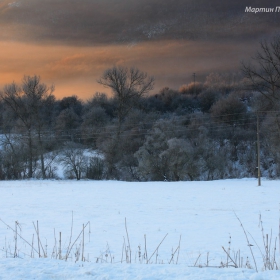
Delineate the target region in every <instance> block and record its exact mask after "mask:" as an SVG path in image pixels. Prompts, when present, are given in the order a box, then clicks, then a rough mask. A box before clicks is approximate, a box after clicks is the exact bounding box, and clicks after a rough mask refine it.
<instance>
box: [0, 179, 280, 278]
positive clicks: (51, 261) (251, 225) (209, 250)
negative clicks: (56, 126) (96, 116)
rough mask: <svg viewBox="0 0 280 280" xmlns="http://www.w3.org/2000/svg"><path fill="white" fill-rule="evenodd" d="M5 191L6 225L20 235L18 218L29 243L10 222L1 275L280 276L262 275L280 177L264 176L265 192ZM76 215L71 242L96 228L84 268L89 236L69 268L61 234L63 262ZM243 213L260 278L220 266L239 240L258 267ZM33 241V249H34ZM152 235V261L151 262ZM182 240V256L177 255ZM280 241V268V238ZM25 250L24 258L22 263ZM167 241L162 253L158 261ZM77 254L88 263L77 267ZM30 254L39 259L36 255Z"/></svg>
mask: <svg viewBox="0 0 280 280" xmlns="http://www.w3.org/2000/svg"><path fill="white" fill-rule="evenodd" d="M0 194H1V208H0V209H1V212H0V218H1V220H2V221H3V222H5V223H6V224H7V225H9V226H10V227H12V228H13V229H15V228H16V227H15V222H16V221H17V222H18V226H17V231H18V233H19V234H20V235H21V236H22V237H23V238H24V239H25V240H26V241H23V240H22V239H20V237H19V236H18V238H17V241H16V240H15V237H14V236H15V235H14V232H13V231H12V230H11V229H10V228H9V227H8V226H6V225H5V224H4V223H3V222H0V248H1V250H2V251H1V259H0V279H192V280H195V279H207V280H209V279H244V280H245V279H254V280H261V279H263V280H264V279H269V280H274V279H280V272H278V271H262V268H263V262H262V259H261V255H260V253H259V250H258V248H257V246H256V244H255V242H256V243H258V245H259V246H260V249H261V250H263V247H264V246H263V240H262V233H261V228H260V226H259V215H260V214H261V215H262V221H263V225H264V229H265V233H268V234H269V236H270V235H271V229H272V230H273V232H272V235H273V236H274V238H275V237H277V238H278V234H279V205H280V204H279V203H280V181H268V180H264V181H263V182H262V186H261V187H258V186H257V180H255V179H242V180H221V181H210V182H177V183H175V182H172V183H168V182H150V183H128V182H117V181H80V182H77V181H41V180H30V181H0ZM72 213H73V231H72V239H71V244H73V243H74V241H75V240H76V238H77V237H78V235H79V234H80V233H81V230H82V227H83V224H84V225H86V224H87V222H90V225H87V227H86V228H85V230H84V257H85V259H86V261H85V262H81V254H82V253H81V252H82V249H81V248H82V246H80V245H81V244H82V243H83V242H82V235H83V234H81V236H80V238H79V239H78V241H77V242H76V243H75V245H74V246H73V248H72V250H71V253H70V254H69V259H68V261H67V262H66V261H65V260H58V259H56V258H55V257H57V256H58V251H59V232H61V248H62V252H61V256H62V258H63V257H65V255H66V254H67V248H69V239H70V235H71V224H72V222H71V221H72ZM235 215H237V216H238V217H239V218H240V220H241V221H242V223H243V225H244V227H245V229H246V231H248V232H249V233H248V236H249V239H250V242H251V243H252V245H254V246H252V247H251V248H252V249H253V252H254V256H255V258H256V262H257V265H258V270H259V273H256V272H255V270H254V269H246V268H238V269H235V268H223V269H222V268H217V267H218V266H220V265H221V262H222V263H224V264H226V262H227V256H226V254H225V253H224V251H223V249H222V246H224V248H226V249H228V247H229V240H230V237H231V246H230V247H231V251H232V252H231V254H232V256H233V254H234V252H233V251H235V252H236V251H237V250H240V255H241V257H243V264H245V262H246V257H247V256H248V257H249V259H250V264H251V266H252V267H254V262H253V259H252V256H251V253H250V250H249V247H248V246H247V241H246V238H245V235H244V232H243V230H242V227H241V226H240V223H239V221H238V219H237V218H236V216H235ZM125 219H126V222H127V233H128V238H129V241H130V248H131V264H127V263H126V262H125V248H124V247H123V246H124V240H125V242H126V243H125V244H126V249H127V246H128V238H127V233H126V227H125ZM37 221H38V223H39V236H40V241H41V243H42V247H43V248H44V250H45V253H46V254H47V255H48V258H40V259H39V258H38V254H37V253H36V251H38V242H37V241H38V240H37V235H36V233H35V230H34V225H33V222H34V224H35V226H36V225H37ZM166 235H167V236H166ZM33 236H34V240H33V249H32V246H30V245H29V244H32V239H33ZM144 236H146V248H147V255H148V259H150V261H149V262H150V264H148V265H147V264H145V262H146V258H144V257H143V254H144V253H145V238H144ZM165 236H166V238H165V239H164V241H163V242H162V244H161V245H160V242H161V241H162V240H163V238H164V237H165ZM180 236H181V243H180V250H177V251H176V253H175V254H174V257H173V259H172V252H174V251H175V250H176V248H177V247H178V244H179V240H180ZM251 236H253V238H254V239H255V241H254V240H253V239H252V237H251ZM27 242H28V243H29V244H28V243H27ZM274 242H275V239H273V240H272V243H274ZM276 243H277V262H278V264H280V257H279V247H278V244H279V243H278V239H277V242H276ZM15 245H16V246H17V249H16V254H18V255H19V258H13V255H14V254H15ZM46 245H47V246H46ZM158 245H160V246H159V248H158V251H157V253H158V255H157V253H155V254H154V255H152V254H153V253H154V251H155V249H156V248H157V246H158ZM139 248H140V250H141V253H140V255H141V257H140V259H139ZM79 250H80V251H79ZM178 251H179V256H178V254H177V253H178ZM77 252H80V257H79V259H80V260H79V261H77V262H75V253H77ZM30 254H34V257H35V258H30ZM40 254H43V249H42V248H41V249H40ZM207 256H208V261H207ZM171 259H172V260H171ZM102 260H103V261H102ZM170 260H171V263H170V264H169V262H170ZM97 261H98V263H96V262H97ZM106 261H107V263H106ZM121 261H122V263H121ZM111 262H112V263H111ZM177 262H178V263H177ZM176 263H177V264H176ZM207 265H208V266H209V267H206V266H207ZM194 266H196V267H194ZM198 266H201V268H199V267H198Z"/></svg>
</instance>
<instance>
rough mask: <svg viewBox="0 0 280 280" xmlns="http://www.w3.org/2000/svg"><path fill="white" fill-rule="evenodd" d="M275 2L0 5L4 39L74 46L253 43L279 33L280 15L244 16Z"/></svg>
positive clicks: (34, 0) (25, 0)
mask: <svg viewBox="0 0 280 280" xmlns="http://www.w3.org/2000/svg"><path fill="white" fill-rule="evenodd" d="M277 4H278V3H277V1H274V0H273V1H270V3H269V5H268V3H267V1H264V0H262V1H258V0H254V1H250V0H247V1H243V0H242V1H241V0H239V1H223V0H211V1H209V0H173V1H172V0H80V1H78V0H39V1H38V0H18V1H13V0H11V1H6V0H3V1H1V2H0V26H1V27H0V35H1V37H2V39H13V40H21V41H30V40H33V41H37V42H39V43H40V42H42V43H43V42H45V41H51V42H54V41H56V42H58V43H60V44H61V43H65V44H75V45H95V44H108V43H109V44H122V43H137V42H143V41H155V40H174V39H175V40H190V39H191V40H197V39H202V40H213V39H232V38H235V40H238V39H246V38H247V39H250V38H254V37H256V36H260V35H262V34H264V33H266V32H268V31H269V32H270V31H271V30H274V29H277V28H278V26H279V23H280V16H279V14H278V13H275V14H257V15H255V14H251V13H250V14H249V13H245V7H246V6H252V7H273V8H274V7H276V6H277Z"/></svg>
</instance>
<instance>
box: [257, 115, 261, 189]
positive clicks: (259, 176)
mask: <svg viewBox="0 0 280 280" xmlns="http://www.w3.org/2000/svg"><path fill="white" fill-rule="evenodd" d="M257 154H258V167H257V168H258V186H261V160H260V124H259V113H257Z"/></svg>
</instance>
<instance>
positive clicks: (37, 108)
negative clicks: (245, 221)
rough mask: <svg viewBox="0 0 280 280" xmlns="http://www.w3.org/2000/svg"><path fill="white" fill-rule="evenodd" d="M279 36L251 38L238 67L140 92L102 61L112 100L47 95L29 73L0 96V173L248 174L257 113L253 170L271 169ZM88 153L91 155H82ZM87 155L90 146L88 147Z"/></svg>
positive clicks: (274, 166)
mask: <svg viewBox="0 0 280 280" xmlns="http://www.w3.org/2000/svg"><path fill="white" fill-rule="evenodd" d="M279 81H280V39H279V37H275V38H273V40H271V41H269V42H267V41H263V42H261V44H260V47H259V51H258V52H257V53H256V55H255V56H254V57H253V58H252V59H251V60H250V61H249V62H248V63H243V64H242V66H241V71H240V72H239V73H210V74H209V75H208V76H207V77H206V79H205V81H204V82H195V83H190V84H188V85H183V86H182V87H180V89H178V90H175V89H171V88H168V87H165V88H163V89H161V90H160V91H159V92H157V93H156V94H149V93H150V92H151V90H152V89H153V87H154V82H155V80H154V78H153V77H151V76H149V75H148V74H147V73H145V72H142V71H140V70H139V69H137V68H127V67H112V68H110V69H108V70H106V71H105V72H104V73H103V74H102V75H101V77H100V79H99V80H98V81H97V82H98V83H100V84H102V85H103V86H104V87H107V88H109V89H111V91H112V96H111V97H108V96H107V95H106V94H104V93H96V94H95V95H94V96H92V97H91V98H90V99H88V100H87V101H82V100H80V99H79V98H78V97H77V96H70V97H64V98H62V99H60V100H58V99H56V98H55V96H54V87H53V86H48V85H46V84H44V83H43V82H42V81H41V78H40V77H39V76H36V75H35V76H25V77H24V78H23V80H22V82H21V84H16V83H11V84H8V85H6V86H5V87H4V88H3V89H2V91H1V94H0V112H1V113H0V179H2V180H8V179H24V178H34V177H35V178H44V179H45V178H55V177H56V176H57V174H56V168H57V166H58V165H61V166H64V171H65V176H66V177H67V178H76V179H81V178H89V179H96V180H102V179H117V180H128V181H151V180H158V181H179V180H213V179H223V178H240V177H252V176H256V173H257V170H256V166H257V150H256V145H257V143H256V139H257V137H256V126H257V115H258V116H259V119H260V132H261V133H260V136H261V171H262V174H263V176H267V177H270V178H275V177H278V176H279V174H280V173H279V171H280V153H279V152H280V147H279V136H280V116H279V113H280V112H279V99H280V95H279V88H280V83H279ZM89 151H91V152H89ZM93 151H94V152H93Z"/></svg>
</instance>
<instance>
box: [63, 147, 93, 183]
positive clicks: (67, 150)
mask: <svg viewBox="0 0 280 280" xmlns="http://www.w3.org/2000/svg"><path fill="white" fill-rule="evenodd" d="M60 162H61V163H62V164H63V166H64V170H65V174H66V175H67V176H69V177H76V179H77V180H80V179H81V178H82V176H83V175H85V173H86V170H87V163H88V157H86V156H85V155H84V149H83V147H82V146H81V145H79V144H76V143H74V142H67V143H66V144H65V146H64V150H63V152H62V155H61V156H60Z"/></svg>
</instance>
